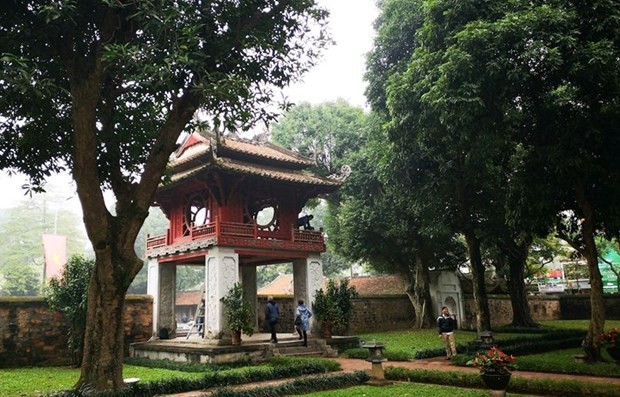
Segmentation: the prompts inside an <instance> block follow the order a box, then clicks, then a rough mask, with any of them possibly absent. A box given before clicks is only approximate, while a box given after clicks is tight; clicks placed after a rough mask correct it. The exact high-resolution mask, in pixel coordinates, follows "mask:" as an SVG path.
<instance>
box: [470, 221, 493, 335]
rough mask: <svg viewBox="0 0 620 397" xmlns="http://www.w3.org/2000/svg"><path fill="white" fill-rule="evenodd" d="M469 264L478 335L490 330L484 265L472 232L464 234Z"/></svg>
mask: <svg viewBox="0 0 620 397" xmlns="http://www.w3.org/2000/svg"><path fill="white" fill-rule="evenodd" d="M465 241H466V243H467V251H468V254H469V262H470V264H471V273H472V284H473V290H474V304H475V306H476V330H477V331H478V335H480V333H481V332H483V331H490V330H491V316H490V314H489V300H488V298H487V291H486V287H485V284H484V270H485V268H484V264H483V263H482V255H481V254H480V241H479V240H478V238H477V237H476V236H475V235H474V233H473V232H467V233H465Z"/></svg>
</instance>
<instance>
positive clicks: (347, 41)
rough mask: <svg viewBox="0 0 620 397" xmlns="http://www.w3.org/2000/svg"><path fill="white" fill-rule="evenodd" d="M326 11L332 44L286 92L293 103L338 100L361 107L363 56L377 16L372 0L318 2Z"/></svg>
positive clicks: (363, 102)
mask: <svg viewBox="0 0 620 397" xmlns="http://www.w3.org/2000/svg"><path fill="white" fill-rule="evenodd" d="M319 3H321V4H322V5H324V6H325V7H327V8H328V9H329V10H330V24H329V25H330V30H331V33H332V37H333V39H334V40H335V41H336V44H335V45H334V46H332V47H330V48H329V49H328V50H327V51H326V53H325V55H324V56H323V58H322V59H321V61H320V63H319V64H318V65H317V66H315V67H314V68H313V69H312V70H311V71H310V72H308V74H307V75H306V77H305V78H304V80H303V82H301V83H299V84H296V85H294V86H292V87H290V89H289V90H287V93H288V95H289V97H290V99H291V100H292V101H293V102H301V101H307V102H310V103H313V104H316V103H321V102H326V101H333V100H336V99H338V98H343V99H345V100H347V101H348V102H349V103H350V104H352V105H355V106H360V107H363V106H364V105H365V103H366V100H365V98H364V89H365V88H366V85H365V83H364V81H363V76H364V70H365V62H366V58H365V55H366V53H367V52H368V51H370V49H371V46H372V39H373V37H374V31H373V28H372V24H373V21H374V20H375V18H376V17H377V15H378V10H377V8H376V6H375V0H320V1H319Z"/></svg>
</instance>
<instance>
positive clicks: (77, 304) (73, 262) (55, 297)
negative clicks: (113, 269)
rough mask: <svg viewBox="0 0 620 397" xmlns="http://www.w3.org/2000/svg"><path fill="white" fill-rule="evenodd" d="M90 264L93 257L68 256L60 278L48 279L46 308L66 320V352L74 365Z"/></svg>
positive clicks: (79, 357) (83, 321) (83, 328)
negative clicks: (61, 315) (67, 343)
mask: <svg viewBox="0 0 620 397" xmlns="http://www.w3.org/2000/svg"><path fill="white" fill-rule="evenodd" d="M94 266H95V261H94V260H87V259H85V258H84V257H82V256H78V255H74V256H71V257H70V258H69V260H68V261H67V265H66V266H65V268H64V270H63V272H62V275H61V276H60V278H58V279H56V278H54V279H52V280H51V281H50V284H49V287H48V289H47V294H46V298H47V302H48V304H49V306H50V309H52V310H56V311H60V312H62V313H63V314H64V315H65V319H66V320H67V321H68V322H69V340H68V342H69V351H70V352H71V358H72V360H73V363H74V364H75V365H76V366H77V367H79V366H80V365H81V364H82V353H83V350H84V333H85V331H86V310H87V307H88V283H89V280H90V275H91V273H92V271H93V267H94Z"/></svg>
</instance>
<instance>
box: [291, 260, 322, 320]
mask: <svg viewBox="0 0 620 397" xmlns="http://www.w3.org/2000/svg"><path fill="white" fill-rule="evenodd" d="M293 288H294V291H295V304H297V300H298V299H303V300H304V302H305V303H306V306H307V307H308V309H310V310H311V311H312V305H313V303H314V297H315V296H316V291H317V290H319V289H321V288H323V261H322V260H321V256H320V255H318V254H313V255H311V256H310V257H308V258H306V259H296V260H294V261H293ZM316 324H317V322H316V321H315V317H314V316H313V317H311V318H310V329H311V330H312V331H313V332H316V331H317V329H315V328H316Z"/></svg>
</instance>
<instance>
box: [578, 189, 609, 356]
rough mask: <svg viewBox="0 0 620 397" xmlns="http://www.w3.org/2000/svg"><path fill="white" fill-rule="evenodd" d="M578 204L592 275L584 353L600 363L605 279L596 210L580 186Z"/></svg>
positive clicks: (585, 253) (585, 250)
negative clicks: (596, 238)
mask: <svg viewBox="0 0 620 397" xmlns="http://www.w3.org/2000/svg"><path fill="white" fill-rule="evenodd" d="M576 196H577V202H578V203H579V206H580V207H581V210H582V211H583V222H582V224H581V227H582V235H583V242H584V247H585V248H584V257H585V258H586V262H587V263H588V271H589V274H590V307H591V317H590V326H589V328H588V334H587V335H586V337H585V339H584V340H583V351H584V353H585V356H586V361H588V362H592V363H594V362H599V361H601V360H602V357H601V341H600V340H599V335H601V334H602V333H603V331H604V327H605V301H604V299H603V279H602V277H601V271H600V270H599V268H598V252H597V249H596V244H595V242H594V229H595V227H594V224H595V223H594V209H593V208H592V205H591V203H590V201H589V200H588V198H587V197H586V193H585V188H584V187H583V185H580V186H578V187H577V189H576Z"/></svg>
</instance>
